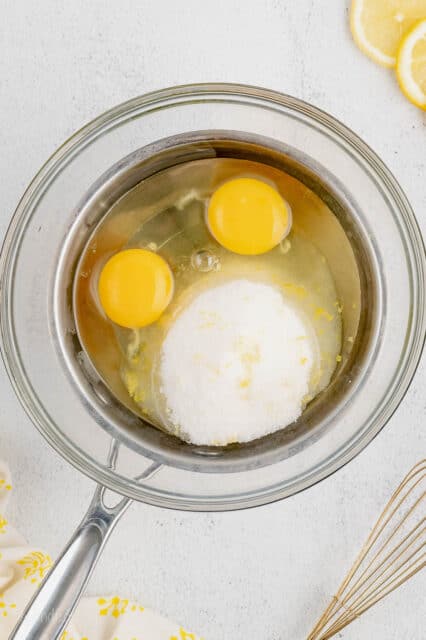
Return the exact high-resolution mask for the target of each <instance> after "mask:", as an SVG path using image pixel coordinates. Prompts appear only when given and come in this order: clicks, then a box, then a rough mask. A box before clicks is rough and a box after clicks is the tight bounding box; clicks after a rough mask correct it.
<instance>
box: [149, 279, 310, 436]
mask: <svg viewBox="0 0 426 640" xmlns="http://www.w3.org/2000/svg"><path fill="white" fill-rule="evenodd" d="M315 359H316V345H315V342H314V339H313V338H312V336H311V334H310V331H309V328H308V327H307V326H306V323H305V321H304V320H303V318H302V316H301V315H300V314H299V313H298V312H297V311H296V310H295V309H294V307H292V306H291V305H290V304H289V303H287V302H286V300H285V299H284V297H283V296H282V294H281V293H280V291H279V290H278V289H276V288H274V287H273V286H270V285H268V284H263V283H260V282H253V281H249V280H245V279H238V280H231V281H228V282H226V283H224V284H220V285H218V286H216V287H213V288H211V289H207V290H204V291H203V292H202V293H200V294H199V295H198V296H197V297H195V298H194V299H193V300H192V302H190V303H189V304H188V305H187V306H186V307H185V308H184V309H183V310H182V311H181V312H180V314H179V315H178V316H177V318H176V320H175V321H174V323H173V324H172V325H171V327H170V328H169V330H168V332H167V334H166V337H165V339H164V342H163V345H162V352H161V360H160V366H159V373H160V379H161V392H162V394H163V396H164V398H165V402H166V404H167V413H168V420H169V422H170V423H171V424H172V425H173V426H174V427H175V428H178V430H179V436H180V437H181V438H183V439H185V440H187V441H188V442H192V443H194V444H205V445H221V444H227V443H229V442H247V441H249V440H253V439H255V438H259V437H261V436H264V435H266V434H268V433H271V432H273V431H276V430H277V429H280V428H282V427H284V426H287V425H288V424H290V423H292V422H294V420H296V419H297V418H298V417H299V415H300V414H301V412H302V410H303V406H304V404H303V403H304V398H305V396H306V395H307V394H308V392H309V381H310V374H311V371H312V367H313V365H314V362H315Z"/></svg>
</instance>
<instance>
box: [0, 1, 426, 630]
mask: <svg viewBox="0 0 426 640" xmlns="http://www.w3.org/2000/svg"><path fill="white" fill-rule="evenodd" d="M347 4H348V3H347V2H342V0H328V1H327V2H315V1H314V0H298V1H297V2H296V1H295V0H267V1H266V0H264V1H261V0H258V1H255V0H247V1H246V2H245V3H244V2H241V0H239V1H237V0H232V1H231V0H215V2H212V1H205V2H200V1H199V0H198V1H197V0H186V1H185V2H174V1H173V0H169V1H167V0H155V1H154V0H152V1H150V2H149V1H146V0H133V1H132V0H121V1H120V2H115V1H113V0H109V1H108V0H103V1H101V0H91V2H84V1H83V0H73V2H67V3H61V2H57V0H39V2H28V1H25V0H3V3H2V11H1V14H2V15H1V22H2V27H1V35H0V56H1V69H2V71H1V80H0V115H1V129H0V149H1V153H0V176H1V192H0V193H1V195H0V198H1V200H0V202H1V208H0V238H1V237H2V235H3V233H4V231H5V230H6V227H7V224H8V221H9V219H10V217H11V215H12V212H13V209H14V207H15V205H16V203H17V201H18V199H19V197H20V195H21V194H22V192H23V190H24V188H25V186H26V185H27V183H28V182H29V181H30V179H31V178H32V176H33V175H34V173H35V172H36V171H37V169H38V168H39V166H40V165H41V164H42V163H43V162H44V160H45V159H46V158H47V157H48V156H49V155H50V154H51V153H52V152H53V151H54V150H55V148H56V147H57V146H58V145H59V144H60V143H61V142H62V141H63V140H64V139H65V138H66V137H68V136H69V135H70V134H71V133H72V132H73V131H74V130H75V129H77V128H79V127H80V126H81V125H83V124H84V123H86V122H87V121H88V120H90V119H91V118H93V117H94V116H96V115H97V114H98V113H100V112H102V111H103V110H105V109H107V108H109V107H111V106H113V105H116V104H117V103H119V102H122V101H123V100H127V99H128V98H130V97H132V96H135V95H138V94H141V93H144V92H146V91H150V90H152V89H157V88H161V87H165V86H168V85H173V84H180V83H188V82H197V81H209V80H210V81H214V80H222V81H235V82H245V83H250V84H255V85H261V86H265V87H269V88H272V89H277V90H279V91H283V92H286V93H290V94H293V95H295V96H297V97H299V98H303V99H305V100H307V101H310V102H312V103H314V104H316V105H317V106H319V107H321V108H322V109H325V110H327V111H329V112H330V113H331V114H333V115H334V116H336V117H337V118H339V119H341V120H342V121H343V122H344V123H345V124H347V125H348V126H349V127H351V128H352V129H354V131H355V132H356V133H358V134H359V135H360V136H361V137H363V138H364V140H365V141H366V142H367V143H369V144H370V145H371V146H372V147H373V149H374V150H375V151H376V152H378V153H379V155H380V156H381V157H382V158H383V159H384V161H385V162H386V163H387V164H388V166H389V167H390V169H391V170H392V171H393V172H394V173H395V175H396V177H397V178H398V180H399V181H400V183H401V185H402V187H403V188H404V189H405V191H406V193H407V195H408V197H409V199H410V201H411V203H412V205H413V207H414V210H415V212H416V214H417V217H418V219H419V222H420V224H421V226H422V229H423V232H424V231H425V230H426V152H425V149H426V113H423V114H422V112H420V111H419V110H417V109H416V108H415V107H413V106H411V105H410V104H409V103H408V102H407V101H406V100H405V99H404V97H403V96H402V95H401V94H400V92H399V90H398V87H397V85H396V81H395V79H394V77H393V75H392V72H390V71H387V70H385V69H381V68H379V67H377V66H375V65H374V64H373V63H372V62H371V61H370V60H368V59H367V58H365V57H364V56H363V55H362V54H361V52H359V51H358V50H357V49H356V47H355V46H354V45H353V43H352V41H351V37H350V34H349V31H348V18H347ZM425 383H426V367H425V359H423V361H422V364H421V365H420V368H419V370H418V372H417V375H416V378H415V380H414V382H413V384H412V385H411V387H410V390H409V392H408V394H407V396H406V398H405V400H404V402H403V404H402V406H401V407H400V408H399V410H398V411H397V412H396V414H395V415H394V416H393V418H392V419H391V421H390V423H389V424H388V425H387V426H386V428H385V429H384V430H383V431H382V432H381V434H380V435H379V436H378V437H377V438H376V439H375V440H374V442H372V444H370V446H369V447H368V448H367V449H366V450H365V451H364V452H362V453H361V454H360V455H359V456H358V457H357V458H356V459H355V460H353V461H352V462H351V463H350V464H349V465H347V466H346V467H345V468H344V469H342V470H341V471H339V472H338V473H337V474H335V475H334V476H332V477H331V478H328V479H327V480H325V481H323V482H322V483H320V484H319V485H317V486H315V487H314V488H312V489H310V490H308V491H306V492H304V493H303V494H301V495H298V496H295V497H293V498H291V499H288V500H285V501H283V502H280V503H277V504H273V505H269V506H266V507H262V508H259V509H254V510H248V511H244V512H238V513H228V514H192V513H179V512H173V511H166V510H160V509H156V508H153V507H150V506H146V505H143V504H135V505H133V507H132V508H131V510H130V512H128V514H127V515H126V516H125V518H124V519H123V520H122V521H121V522H120V523H119V525H118V528H117V529H116V531H115V532H114V534H113V536H112V539H111V541H110V542H109V544H108V547H107V549H106V552H105V554H104V556H103V558H102V559H101V561H100V564H99V565H98V568H97V569H96V573H95V575H94V577H93V579H92V581H91V583H90V587H89V590H90V593H93V594H96V593H101V592H102V593H105V592H107V593H112V592H113V593H114V594H115V593H117V594H120V595H122V596H123V597H125V596H129V597H134V598H137V599H139V600H140V602H141V603H143V604H145V605H146V606H151V607H154V608H155V609H157V610H159V611H161V612H162V613H164V614H165V615H167V616H169V617H171V618H173V619H175V620H177V621H181V622H182V623H183V624H185V625H186V626H187V627H188V628H190V629H193V630H194V631H196V632H198V633H199V634H200V635H202V636H203V637H205V638H206V640H209V639H210V640H213V639H215V640H221V639H224V640H225V639H226V640H229V639H230V638H232V640H243V639H244V640H254V638H259V639H261V640H287V639H290V640H302V639H303V638H304V637H306V632H307V631H308V629H309V628H310V626H311V625H312V623H313V622H314V621H315V619H316V617H317V616H318V615H319V614H320V613H321V611H322V609H323V607H324V606H325V604H326V601H328V598H329V597H330V596H331V595H332V594H333V593H334V590H335V589H336V587H337V585H338V582H339V581H340V579H341V578H342V577H343V574H344V573H345V572H346V570H347V569H349V566H350V564H351V563H352V561H353V559H354V557H355V554H356V552H357V551H358V549H359V548H360V545H361V543H362V542H363V540H364V538H365V537H366V535H367V533H368V531H369V529H370V527H371V525H372V524H373V522H374V521H375V518H376V517H377V516H378V515H379V512H380V510H381V508H382V507H383V505H384V502H385V501H386V499H387V498H388V497H389V496H390V493H391V491H392V490H393V489H394V487H396V485H397V483H398V482H399V480H400V479H401V478H402V476H403V475H404V474H405V472H406V471H408V469H409V468H410V466H411V465H413V464H414V463H415V462H417V461H418V460H419V459H420V457H421V456H422V455H423V457H424V455H425V450H426V437H425V424H426V391H425V388H426V384H425ZM0 398H1V400H0V457H1V458H5V459H6V460H8V461H9V463H10V466H11V468H12V471H13V473H14V485H15V495H14V501H13V504H12V506H11V509H10V512H9V516H10V519H11V520H12V521H14V523H15V524H16V526H17V527H18V528H19V529H20V530H21V531H23V532H25V534H26V536H27V537H28V538H29V539H30V540H31V541H32V542H33V543H34V544H36V545H39V546H40V547H41V548H45V549H46V550H50V551H51V552H52V554H56V553H57V552H58V551H59V550H60V548H61V546H62V545H63V543H64V542H65V541H66V539H67V537H68V536H69V535H70V533H71V531H72V529H73V527H74V526H75V525H76V524H77V523H78V521H79V519H80V517H81V516H82V514H83V512H84V511H85V509H86V506H87V505H88V502H89V499H90V495H91V493H92V491H93V483H92V482H91V481H90V480H88V479H87V478H85V477H83V476H82V475H80V474H79V473H78V472H77V471H75V470H74V469H73V468H72V467H71V466H69V464H68V463H66V462H65V461H63V460H62V459H60V458H59V456H58V455H57V454H56V453H55V452H54V451H53V450H51V449H50V448H49V446H48V445H47V444H46V443H45V441H44V440H43V439H42V437H41V436H40V435H39V434H38V432H37V430H36V429H35V428H33V427H32V425H31V424H30V421H29V420H28V419H27V417H26V416H25V415H24V413H23V411H22V409H21V408H20V406H19V404H18V401H17V400H16V398H15V397H14V395H13V393H12V391H11V388H10V385H9V382H8V380H7V377H6V374H5V372H4V369H3V367H1V370H0ZM424 589H425V579H424V576H417V577H415V578H414V579H413V580H412V581H411V582H410V583H408V584H407V585H405V586H403V587H402V588H401V589H400V590H399V591H397V592H395V593H394V594H392V595H391V596H389V597H388V598H387V599H386V600H385V601H383V602H382V603H380V604H379V605H378V606H377V607H375V608H374V609H372V610H371V611H369V612H367V613H366V614H365V615H364V616H363V617H362V618H361V619H360V620H359V621H357V622H355V623H354V624H353V625H351V626H350V627H348V628H347V629H346V630H345V631H344V632H343V633H342V635H341V636H339V637H343V638H345V639H347V640H359V639H360V638H362V639H364V638H365V639H367V638H368V639H369V638H377V639H378V640H381V639H383V640H385V639H386V640H400V639H401V638H404V639H405V640H421V639H422V638H424V624H423V623H424V618H425V615H426V607H425V599H424Z"/></svg>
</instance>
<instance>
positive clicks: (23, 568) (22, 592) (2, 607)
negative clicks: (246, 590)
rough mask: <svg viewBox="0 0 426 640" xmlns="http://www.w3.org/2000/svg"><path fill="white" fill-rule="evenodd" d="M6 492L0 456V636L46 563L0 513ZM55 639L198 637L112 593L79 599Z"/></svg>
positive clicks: (166, 639)
mask: <svg viewBox="0 0 426 640" xmlns="http://www.w3.org/2000/svg"><path fill="white" fill-rule="evenodd" d="M11 493H12V481H11V476H10V471H9V468H8V466H7V465H6V464H5V463H3V462H1V461H0V640H7V638H8V637H9V634H10V633H11V631H12V629H13V627H14V626H15V624H16V622H17V620H18V619H19V617H20V615H21V613H22V611H23V610H24V607H25V605H26V604H27V602H28V601H29V599H30V598H31V596H32V595H33V593H34V591H35V590H36V589H37V587H38V585H39V584H40V582H41V581H42V580H43V578H44V577H45V576H46V574H47V573H48V571H49V569H50V568H51V566H52V559H51V557H50V556H49V555H48V554H47V553H45V552H44V551H41V550H39V549H37V548H34V547H33V546H31V545H29V544H28V543H27V542H26V541H25V539H24V538H23V536H22V535H21V534H20V533H19V532H18V531H16V529H14V528H13V527H12V526H11V525H10V524H9V522H8V521H7V519H6V517H5V513H6V506H7V503H8V500H9V498H10V496H11ZM61 640H202V639H201V638H198V636H195V635H194V634H193V633H189V632H188V631H185V629H184V628H183V627H180V626H179V625H177V624H175V623H174V622H170V621H169V620H167V619H165V618H163V617H162V616H160V615H159V614H157V613H155V612H154V611H151V610H150V609H147V608H145V607H143V606H141V605H140V604H139V603H137V602H132V601H130V600H127V599H126V598H122V597H120V596H116V595H113V596H111V595H109V596H102V597H98V598H83V599H82V600H81V602H80V604H79V605H78V607H77V609H76V612H75V613H74V615H73V617H72V620H71V622H70V623H69V624H68V626H67V628H66V630H65V631H64V632H63V634H62V636H61Z"/></svg>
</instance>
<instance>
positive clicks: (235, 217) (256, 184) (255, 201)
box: [207, 178, 291, 255]
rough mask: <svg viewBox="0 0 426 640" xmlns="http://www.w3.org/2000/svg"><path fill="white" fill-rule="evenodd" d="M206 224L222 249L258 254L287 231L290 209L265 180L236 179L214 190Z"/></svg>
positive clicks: (279, 240)
mask: <svg viewBox="0 0 426 640" xmlns="http://www.w3.org/2000/svg"><path fill="white" fill-rule="evenodd" d="M207 224H208V226H209V229H210V232H211V233H212V235H213V236H214V237H215V238H216V240H217V241H218V242H219V244H221V245H222V246H223V247H225V249H229V251H233V252H234V253H239V254H242V255H258V254H260V253H265V252H266V251H270V250H271V249H273V248H274V247H275V246H276V245H277V244H279V242H281V240H282V239H283V238H284V236H285V235H286V234H287V233H288V231H289V229H290V224H291V211H290V207H289V205H288V204H287V203H286V202H285V200H283V198H282V197H281V196H280V194H279V193H278V191H276V189H274V188H273V187H271V186H270V185H269V184H267V183H266V182H262V181H261V180H256V179H254V178H237V179H235V180H230V181H229V182H225V183H224V184H223V185H222V186H220V187H219V188H218V189H217V190H216V191H215V192H214V193H213V195H212V197H211V198H210V202H209V206H208V210H207Z"/></svg>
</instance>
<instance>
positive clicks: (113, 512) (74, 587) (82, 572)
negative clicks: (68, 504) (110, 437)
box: [9, 487, 130, 640]
mask: <svg viewBox="0 0 426 640" xmlns="http://www.w3.org/2000/svg"><path fill="white" fill-rule="evenodd" d="M104 491H105V490H104V488H103V487H97V489H96V492H95V495H94V498H93V501H92V503H91V505H90V507H89V509H88V511H87V513H86V515H85V517H84V518H83V521H82V522H81V524H80V526H79V527H78V528H77V530H76V531H75V533H74V535H73V536H72V538H71V540H70V541H69V543H68V545H67V546H66V547H65V549H64V551H63V552H62V554H61V556H60V557H59V558H58V560H57V562H56V563H55V565H54V567H53V569H52V570H51V571H50V572H49V574H48V575H47V577H46V578H45V580H44V581H43V583H42V584H41V586H40V588H39V589H38V591H37V592H36V593H35V595H34V596H33V598H32V600H31V601H30V603H29V604H28V606H27V607H26V609H25V611H24V614H23V616H22V618H21V619H20V621H19V622H18V624H17V626H16V627H15V629H14V630H13V632H12V635H11V636H10V638H9V640H57V638H59V637H60V635H61V633H62V632H63V630H64V628H65V626H66V624H67V622H68V621H69V619H70V617H71V615H72V613H73V611H74V609H75V607H76V606H77V603H78V601H79V600H80V597H81V595H82V593H83V591H84V588H85V586H86V584H87V582H88V580H89V578H90V576H91V574H92V571H93V569H94V567H95V565H96V562H97V560H98V558H99V556H100V554H101V552H102V550H103V547H104V545H105V542H106V541H107V539H108V537H109V535H110V533H111V531H112V530H113V528H114V526H115V524H116V523H117V522H118V520H119V518H120V517H121V515H122V514H123V513H124V511H125V510H126V508H127V507H128V506H129V504H130V500H129V499H127V498H123V499H122V500H121V501H120V502H119V503H118V504H117V505H116V506H115V507H114V508H111V509H110V508H108V507H106V506H105V504H104V502H103V495H104Z"/></svg>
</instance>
